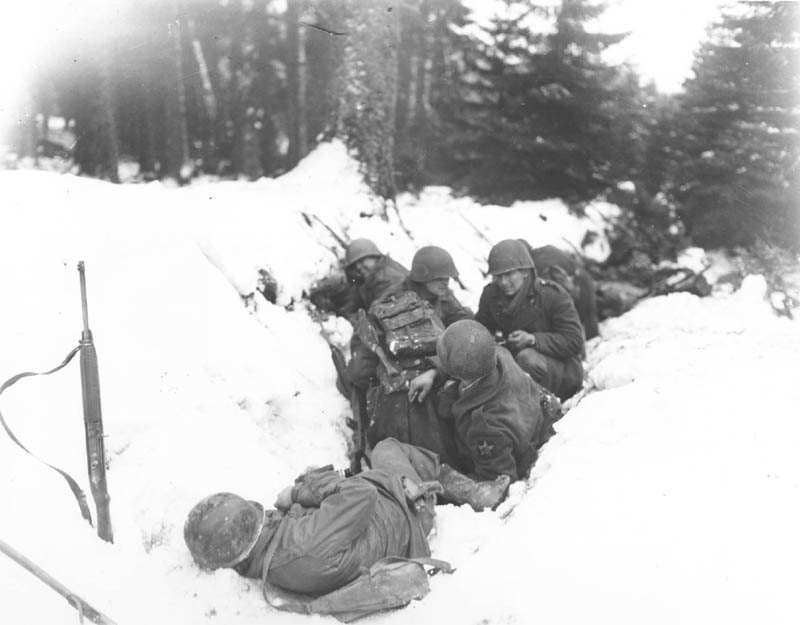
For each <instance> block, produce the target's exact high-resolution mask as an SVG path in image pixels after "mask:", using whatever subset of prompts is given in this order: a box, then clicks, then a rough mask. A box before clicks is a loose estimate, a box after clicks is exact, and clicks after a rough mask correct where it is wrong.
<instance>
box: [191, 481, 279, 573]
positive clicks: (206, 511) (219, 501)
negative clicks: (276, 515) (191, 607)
mask: <svg viewBox="0 0 800 625" xmlns="http://www.w3.org/2000/svg"><path fill="white" fill-rule="evenodd" d="M265 518H266V515H265V512H264V508H263V507H262V506H261V505H260V504H258V503H256V502H254V501H247V500H246V499H243V498H242V497H239V495H234V494H233V493H216V494H214V495H210V496H208V497H206V498H205V499H203V500H202V501H201V502H200V503H198V504H197V505H196V506H195V507H194V508H192V511H191V512H189V517H188V518H187V519H186V524H185V525H184V526H183V539H184V541H186V546H187V547H188V548H189V551H190V552H191V554H192V557H193V558H194V561H195V562H197V564H198V565H199V566H200V567H201V568H204V569H211V570H214V569H219V568H227V567H231V566H235V565H236V564H239V562H241V561H242V560H244V559H245V558H246V557H247V556H248V555H250V552H251V551H252V550H253V547H254V546H255V544H256V541H257V540H258V537H259V534H261V528H262V527H263V525H264V521H265Z"/></svg>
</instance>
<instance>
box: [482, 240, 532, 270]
mask: <svg viewBox="0 0 800 625" xmlns="http://www.w3.org/2000/svg"><path fill="white" fill-rule="evenodd" d="M514 269H534V265H533V260H531V255H530V254H529V253H528V249H527V246H526V245H525V243H523V242H522V241H520V240H519V239H505V240H504V241H500V243H497V244H496V245H495V246H494V247H493V248H492V249H491V251H490V252H489V273H490V274H492V275H493V276H496V275H498V274H501V273H506V272H507V271H512V270H514Z"/></svg>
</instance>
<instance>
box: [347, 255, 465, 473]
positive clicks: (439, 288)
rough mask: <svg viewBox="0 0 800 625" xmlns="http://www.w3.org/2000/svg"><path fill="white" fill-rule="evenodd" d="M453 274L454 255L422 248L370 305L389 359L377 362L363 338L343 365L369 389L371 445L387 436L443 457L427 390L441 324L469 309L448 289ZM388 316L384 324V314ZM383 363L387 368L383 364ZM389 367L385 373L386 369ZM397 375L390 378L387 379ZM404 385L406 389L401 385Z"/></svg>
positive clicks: (442, 436)
mask: <svg viewBox="0 0 800 625" xmlns="http://www.w3.org/2000/svg"><path fill="white" fill-rule="evenodd" d="M456 277H458V271H457V270H456V267H455V264H454V263H453V259H452V257H451V256H450V254H448V253H447V251H445V250H443V249H442V248H440V247H434V246H428V247H423V248H421V249H420V250H419V251H417V253H416V254H415V255H414V259H413V261H412V263H411V272H410V273H409V275H408V278H407V279H406V280H404V281H403V284H402V285H400V286H399V287H397V288H396V289H394V290H392V291H390V292H388V293H386V294H385V295H384V297H383V298H381V299H380V300H379V301H377V302H375V303H374V304H373V305H372V307H371V308H370V322H371V323H372V325H373V326H374V327H376V329H377V330H378V332H380V333H382V334H383V335H384V337H383V338H381V337H378V338H377V342H378V343H380V346H379V349H378V351H382V352H383V353H384V354H385V357H386V359H387V360H388V361H390V362H388V363H381V362H379V359H378V357H377V356H376V355H375V352H376V348H375V346H374V345H373V346H372V347H371V348H370V346H369V345H368V342H365V341H362V342H361V344H360V346H359V350H358V351H355V352H354V354H353V358H352V360H351V361H350V363H349V364H348V374H349V377H350V380H351V381H352V383H353V384H354V385H355V386H356V387H360V388H368V392H367V406H368V408H367V411H368V413H369V416H370V427H369V429H368V440H369V443H370V444H371V445H375V444H376V443H377V442H378V441H381V440H383V439H385V438H388V437H394V438H396V439H398V440H401V441H403V442H406V443H411V444H414V445H419V446H421V447H424V448H426V449H430V450H432V451H434V452H436V453H437V454H440V455H442V456H443V457H444V458H445V459H447V455H448V452H447V444H448V440H449V439H450V436H449V435H448V433H447V432H443V431H441V426H442V424H441V423H440V421H439V419H438V418H437V417H436V411H435V407H434V405H433V401H432V399H433V398H432V397H431V396H430V391H431V390H432V388H433V385H434V381H435V379H436V365H435V363H434V362H433V361H431V357H433V356H435V353H436V339H437V338H438V335H439V334H440V333H441V332H442V331H443V330H444V328H445V327H446V326H448V325H450V324H451V323H453V322H455V321H458V320H459V319H465V318H471V317H472V312H471V311H470V310H469V309H468V308H466V307H464V306H462V305H461V303H459V301H458V300H457V299H456V297H455V295H453V292H452V291H451V290H450V288H449V285H448V283H449V281H450V279H451V278H456ZM389 317H391V323H390V324H389V325H391V326H392V327H391V328H389V327H388V326H386V327H384V324H383V322H382V320H383V319H386V318H389ZM387 333H391V334H392V335H393V336H394V337H398V336H405V337H407V338H408V343H410V344H411V348H410V349H403V345H404V343H403V341H401V340H396V341H388V342H387V341H386V339H385V335H386V334H387ZM387 364H388V367H387ZM389 368H391V369H393V370H394V372H393V374H392V376H387V373H389V372H388V371H387V369H389ZM388 377H392V378H393V379H395V380H396V379H398V378H399V379H400V383H398V384H395V383H393V381H392V379H387V378H388ZM406 386H407V388H406Z"/></svg>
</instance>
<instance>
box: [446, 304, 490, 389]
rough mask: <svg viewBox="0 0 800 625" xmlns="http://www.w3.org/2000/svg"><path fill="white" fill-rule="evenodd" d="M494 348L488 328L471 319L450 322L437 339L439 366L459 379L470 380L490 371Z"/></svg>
mask: <svg viewBox="0 0 800 625" xmlns="http://www.w3.org/2000/svg"><path fill="white" fill-rule="evenodd" d="M495 349H496V346H495V342H494V339H493V338H492V335H491V334H489V330H487V329H486V327H485V326H484V325H482V324H480V323H478V322H477V321H473V320H472V319H462V320H461V321H456V322H455V323H453V324H451V325H449V326H448V327H447V329H446V330H445V331H444V332H443V333H442V335H441V336H440V337H439V340H438V341H437V342H436V355H437V356H438V357H439V360H440V361H441V364H442V369H443V370H444V372H445V373H447V374H448V375H450V376H452V377H454V378H458V379H459V380H468V381H472V380H477V379H478V378H482V377H484V376H486V375H488V374H490V373H491V372H492V370H493V369H494V366H495V362H496V356H495Z"/></svg>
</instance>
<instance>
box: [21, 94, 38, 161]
mask: <svg viewBox="0 0 800 625" xmlns="http://www.w3.org/2000/svg"><path fill="white" fill-rule="evenodd" d="M36 108H37V107H36V104H35V99H34V97H33V96H32V94H31V93H28V94H27V96H26V98H25V102H24V107H23V113H22V116H21V117H22V119H21V120H20V121H21V123H20V124H19V125H18V127H17V140H16V144H17V145H16V149H17V157H18V158H32V159H33V161H34V164H36V165H38V164H39V158H38V151H37V149H36V146H37V144H38V142H39V137H38V130H37V128H36Z"/></svg>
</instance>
